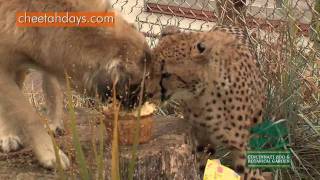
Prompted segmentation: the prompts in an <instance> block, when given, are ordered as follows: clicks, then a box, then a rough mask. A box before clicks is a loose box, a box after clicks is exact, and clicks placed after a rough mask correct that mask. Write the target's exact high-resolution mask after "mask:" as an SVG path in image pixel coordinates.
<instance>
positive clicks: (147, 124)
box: [105, 113, 153, 145]
mask: <svg viewBox="0 0 320 180" xmlns="http://www.w3.org/2000/svg"><path fill="white" fill-rule="evenodd" d="M113 121H114V114H113V113H105V124H106V127H107V129H108V130H109V131H110V134H113V133H112V130H113ZM137 123H138V118H137V117H135V116H133V115H125V116H123V115H122V116H121V115H119V119H118V129H119V131H118V132H119V143H120V144H121V145H130V144H133V139H134V132H135V128H136V125H137ZM152 128H153V115H152V114H150V115H147V116H141V118H140V135H139V144H142V143H147V142H148V141H149V140H150V139H151V135H152Z"/></svg>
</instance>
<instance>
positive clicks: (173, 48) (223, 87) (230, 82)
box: [148, 27, 265, 180]
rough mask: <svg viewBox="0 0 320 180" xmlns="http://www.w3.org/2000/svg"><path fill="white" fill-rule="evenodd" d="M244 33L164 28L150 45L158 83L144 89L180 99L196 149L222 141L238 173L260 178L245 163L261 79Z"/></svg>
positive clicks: (259, 106)
mask: <svg viewBox="0 0 320 180" xmlns="http://www.w3.org/2000/svg"><path fill="white" fill-rule="evenodd" d="M239 37H240V38H239ZM245 38H246V36H244V35H243V36H242V35H241V34H239V35H237V33H228V32H223V30H219V29H214V30H212V31H211V32H180V31H179V30H178V29H176V30H174V29H173V27H169V28H165V29H164V30H163V32H162V37H161V38H160V39H159V43H158V44H157V46H156V47H155V48H154V49H153V51H152V62H153V63H154V64H153V66H152V67H153V70H152V73H151V77H150V80H151V82H150V83H151V84H152V82H155V83H156V84H155V85H149V88H148V89H149V90H150V91H152V92H151V93H152V94H154V98H157V97H159V96H160V95H161V97H162V98H163V99H168V98H173V99H176V100H179V101H181V103H182V104H181V105H182V107H183V112H184V118H185V119H187V120H188V122H189V123H190V124H191V127H192V128H191V129H192V135H193V137H194V139H195V140H196V145H197V146H198V148H197V149H198V150H199V149H200V150H201V149H202V148H199V147H201V146H206V145H208V144H209V145H210V147H211V148H214V146H216V145H226V146H227V147H228V148H229V149H230V150H231V151H232V154H233V162H234V169H235V170H236V172H237V173H239V174H240V175H241V176H242V179H251V180H254V179H256V180H258V179H264V178H263V177H262V175H261V174H260V172H259V171H258V170H249V169H248V168H246V167H245V163H246V158H245V152H246V150H247V143H248V140H249V137H250V131H249V129H250V127H252V126H253V125H255V124H257V123H260V122H261V121H262V111H263V106H264V102H265V82H264V80H263V78H262V74H261V71H260V70H259V67H258V63H257V60H256V58H255V56H254V55H252V54H251V53H250V48H249V47H248V43H244V42H246V40H245ZM157 87H158V88H157ZM159 87H160V88H159Z"/></svg>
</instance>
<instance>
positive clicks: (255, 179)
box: [232, 147, 264, 180]
mask: <svg viewBox="0 0 320 180" xmlns="http://www.w3.org/2000/svg"><path fill="white" fill-rule="evenodd" d="M245 153H246V147H244V148H241V149H237V148H233V149H232V156H233V163H234V169H235V171H236V172H237V173H238V174H239V175H241V180H264V177H263V176H262V174H261V172H260V170H259V169H249V168H248V167H247V166H246V156H245Z"/></svg>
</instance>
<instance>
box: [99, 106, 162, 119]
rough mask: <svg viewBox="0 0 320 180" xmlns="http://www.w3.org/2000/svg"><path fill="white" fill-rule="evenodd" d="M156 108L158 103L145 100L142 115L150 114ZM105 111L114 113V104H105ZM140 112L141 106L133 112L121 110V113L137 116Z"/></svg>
mask: <svg viewBox="0 0 320 180" xmlns="http://www.w3.org/2000/svg"><path fill="white" fill-rule="evenodd" d="M155 110H156V105H155V104H152V103H150V102H145V103H144V104H143V105H142V106H141V113H140V116H148V115H150V114H152V113H153V112H154V111H155ZM103 111H104V112H107V113H112V112H113V104H112V103H111V104H108V105H106V106H103ZM138 114H139V108H136V109H134V110H133V111H132V112H124V111H121V112H119V115H120V116H121V115H132V116H135V117H137V116H138Z"/></svg>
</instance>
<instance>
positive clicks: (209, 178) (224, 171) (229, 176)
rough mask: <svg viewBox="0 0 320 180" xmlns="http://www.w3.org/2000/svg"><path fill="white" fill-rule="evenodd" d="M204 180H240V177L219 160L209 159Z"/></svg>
mask: <svg viewBox="0 0 320 180" xmlns="http://www.w3.org/2000/svg"><path fill="white" fill-rule="evenodd" d="M203 180H240V176H239V175H238V174H237V173H236V172H234V171H233V170H232V169H230V168H228V167H226V166H223V165H222V164H221V163H220V161H219V160H218V159H214V160H210V159H208V161H207V165H206V168H205V170H204V175H203Z"/></svg>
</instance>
